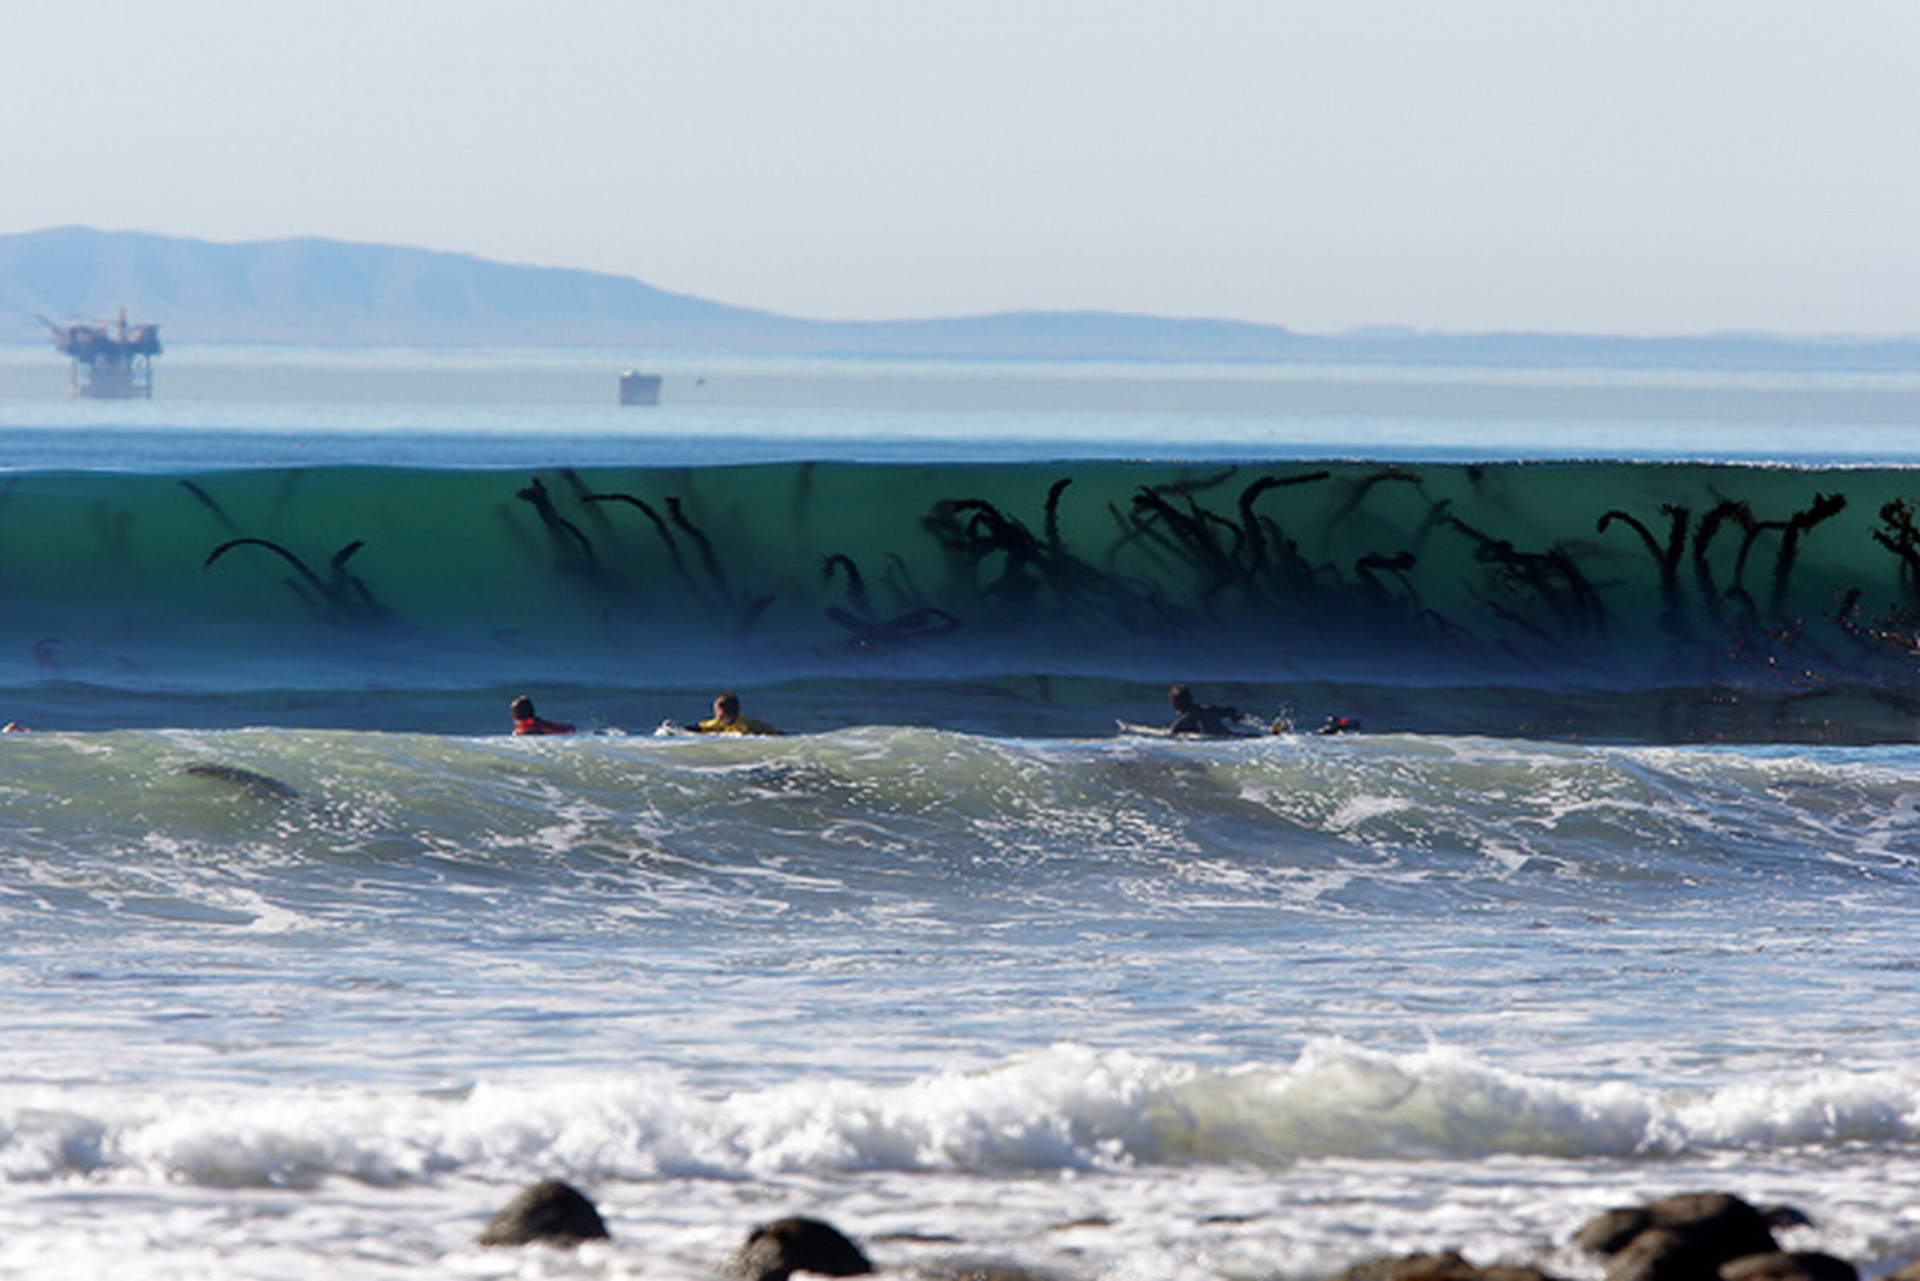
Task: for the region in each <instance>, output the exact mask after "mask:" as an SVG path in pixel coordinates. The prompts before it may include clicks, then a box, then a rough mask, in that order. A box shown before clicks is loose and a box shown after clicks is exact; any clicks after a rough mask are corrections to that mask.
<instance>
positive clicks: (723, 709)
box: [687, 690, 780, 734]
mask: <svg viewBox="0 0 1920 1281" xmlns="http://www.w3.org/2000/svg"><path fill="white" fill-rule="evenodd" d="M687 728H688V729H690V730H692V731H693V732H694V733H696V734H778V733H779V732H780V731H779V730H777V729H775V728H774V727H773V726H771V725H769V724H767V723H766V722H765V721H763V720H760V719H759V718H758V717H754V716H742V715H741V714H740V696H739V695H738V694H736V693H734V692H733V691H732V690H727V691H726V692H725V693H723V694H721V695H720V696H719V697H718V698H716V699H714V700H713V715H712V716H711V717H709V718H708V719H706V720H704V721H701V722H700V723H699V724H698V725H689V726H687Z"/></svg>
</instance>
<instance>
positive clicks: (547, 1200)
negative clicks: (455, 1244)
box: [480, 1179, 607, 1245]
mask: <svg viewBox="0 0 1920 1281" xmlns="http://www.w3.org/2000/svg"><path fill="white" fill-rule="evenodd" d="M606 1237H607V1225H606V1224H605V1223H604V1222H602V1221H601V1219H600V1212H599V1211H598V1210H596V1209H594V1208H593V1202H591V1201H589V1200H588V1199H587V1198H586V1197H585V1196H583V1195H582V1194H581V1193H580V1192H579V1190H578V1189H576V1188H574V1187H572V1186H571V1185H569V1184H566V1183H562V1182H561V1181H560V1180H559V1179H542V1180H541V1181H540V1182H538V1183H535V1184H533V1185H531V1186H530V1187H526V1188H523V1189H521V1191H520V1193H519V1195H518V1196H516V1197H514V1198H513V1200H511V1201H509V1202H507V1204H506V1207H505V1208H504V1209H502V1210H501V1211H500V1213H498V1214H496V1215H494V1216H493V1218H492V1219H490V1220H488V1222H487V1226H486V1229H485V1230H484V1231H483V1232H481V1233H480V1244H481V1245H531V1244H533V1243H534V1242H536V1241H537V1242H542V1243H544V1244H547V1245H577V1244H579V1243H580V1242H582V1241H602V1240H605V1239H606Z"/></svg>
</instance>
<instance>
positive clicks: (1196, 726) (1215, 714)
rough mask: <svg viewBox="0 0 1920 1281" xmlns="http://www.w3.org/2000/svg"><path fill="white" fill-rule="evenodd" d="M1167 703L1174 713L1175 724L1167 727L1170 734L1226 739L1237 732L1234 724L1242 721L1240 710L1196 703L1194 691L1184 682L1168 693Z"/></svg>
mask: <svg viewBox="0 0 1920 1281" xmlns="http://www.w3.org/2000/svg"><path fill="white" fill-rule="evenodd" d="M1167 703H1168V704H1169V705H1170V706H1171V707H1172V708H1173V713H1174V716H1173V724H1171V725H1169V726H1168V727H1167V733H1169V734H1206V735H1209V736H1212V737H1215V738H1224V737H1226V736H1228V735H1230V734H1234V733H1236V732H1237V731H1236V730H1235V729H1234V728H1233V723H1234V722H1235V721H1237V720H1239V719H1240V709H1239V708H1236V707H1222V706H1220V705H1219V704H1217V703H1196V702H1194V700H1193V690H1192V689H1190V688H1189V687H1188V686H1187V684H1186V682H1184V681H1182V682H1181V683H1180V684H1178V685H1175V686H1173V687H1172V688H1171V689H1169V690H1168V691H1167Z"/></svg>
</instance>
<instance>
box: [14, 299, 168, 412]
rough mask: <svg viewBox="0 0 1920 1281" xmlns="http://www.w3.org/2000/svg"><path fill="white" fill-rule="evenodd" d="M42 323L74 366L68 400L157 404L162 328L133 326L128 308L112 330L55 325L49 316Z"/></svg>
mask: <svg viewBox="0 0 1920 1281" xmlns="http://www.w3.org/2000/svg"><path fill="white" fill-rule="evenodd" d="M38 320H39V321H40V323H41V324H43V325H45V326H46V327H47V328H48V329H51V330H52V331H53V345H54V347H55V348H57V349H58V350H59V351H60V352H61V354H62V355H65V356H67V357H69V358H70V359H71V360H72V366H71V368H70V370H69V372H68V375H67V394H68V395H70V396H84V397H86V398H87V399H89V400H152V399H153V358H154V357H155V356H158V355H159V354H160V326H158V325H129V324H128V323H127V309H126V308H125V307H122V308H121V309H120V318H119V320H117V321H115V322H113V323H111V324H105V323H103V324H98V325H94V324H88V323H86V322H84V321H76V322H74V323H73V324H69V325H56V324H54V323H53V322H52V321H51V320H48V319H47V318H46V317H45V316H40V317H38Z"/></svg>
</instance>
